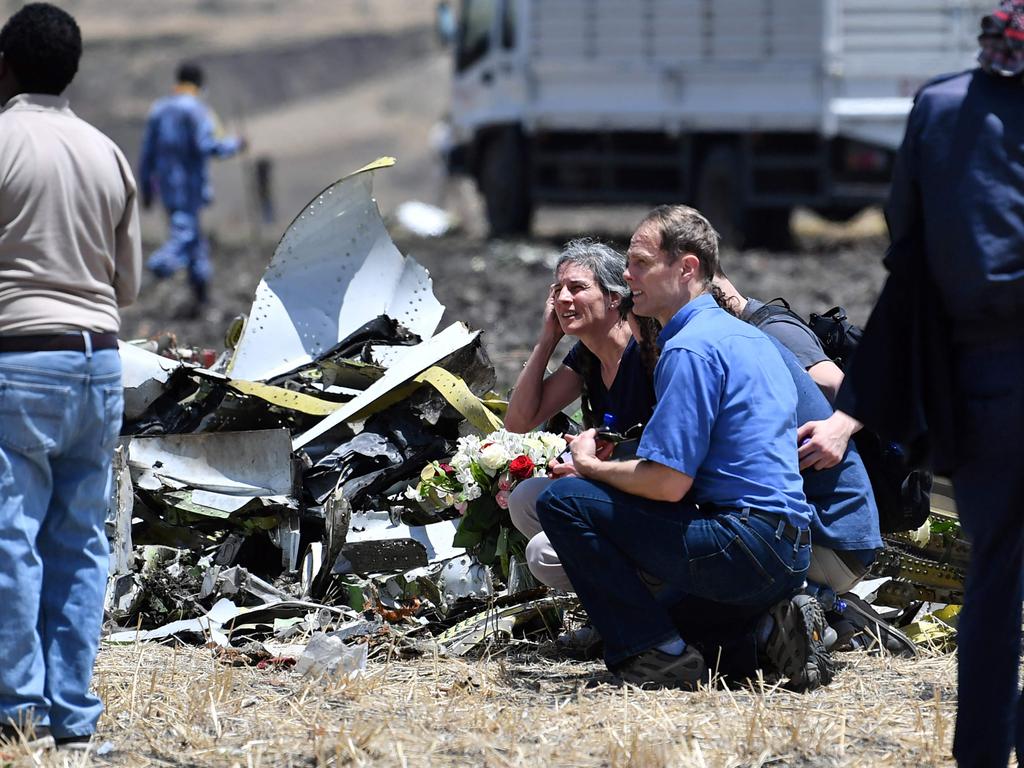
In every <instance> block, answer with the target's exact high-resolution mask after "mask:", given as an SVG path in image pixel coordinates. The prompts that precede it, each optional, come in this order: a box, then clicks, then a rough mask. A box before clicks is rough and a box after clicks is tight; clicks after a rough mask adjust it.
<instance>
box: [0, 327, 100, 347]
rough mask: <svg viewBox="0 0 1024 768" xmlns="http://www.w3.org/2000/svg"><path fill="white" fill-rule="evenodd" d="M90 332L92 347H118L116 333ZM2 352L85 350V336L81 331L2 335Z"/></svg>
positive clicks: (0, 342) (0, 344) (0, 338)
mask: <svg viewBox="0 0 1024 768" xmlns="http://www.w3.org/2000/svg"><path fill="white" fill-rule="evenodd" d="M84 333H87V334H89V341H90V342H91V343H92V349H93V351H94V352H97V351H99V350H101V349H117V334H116V333H93V332H92V331H84ZM0 352H85V337H84V336H83V332H79V333H46V334H33V335H29V336H0Z"/></svg>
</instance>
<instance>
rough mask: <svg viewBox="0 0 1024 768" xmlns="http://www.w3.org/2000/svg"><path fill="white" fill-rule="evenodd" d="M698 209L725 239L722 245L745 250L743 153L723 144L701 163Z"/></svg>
mask: <svg viewBox="0 0 1024 768" xmlns="http://www.w3.org/2000/svg"><path fill="white" fill-rule="evenodd" d="M695 197H696V206H697V209H698V210H699V211H700V212H701V213H703V214H704V216H705V217H707V220H708V221H709V222H711V226H713V227H714V228H715V229H716V230H718V234H719V235H720V236H721V238H722V244H723V245H728V246H731V247H733V248H742V247H743V246H744V244H745V240H746V238H745V234H746V233H745V231H744V224H745V221H744V219H745V216H744V202H745V201H744V199H743V198H744V190H743V179H742V177H741V175H740V156H739V152H737V150H736V149H735V148H733V147H730V146H727V145H724V144H719V145H718V146H715V147H712V148H711V151H710V152H708V153H707V155H706V156H705V157H704V161H703V162H702V163H701V164H700V175H699V176H698V177H697V190H696V195H695Z"/></svg>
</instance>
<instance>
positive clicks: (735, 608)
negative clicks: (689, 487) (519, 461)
mask: <svg viewBox="0 0 1024 768" xmlns="http://www.w3.org/2000/svg"><path fill="white" fill-rule="evenodd" d="M537 512H538V515H539V517H540V521H541V524H542V525H543V527H544V532H545V533H547V535H548V538H550V539H551V543H552V544H553V545H554V547H555V551H557V552H558V555H559V556H560V557H561V559H562V564H563V565H564V566H565V570H566V573H568V575H569V579H570V581H572V584H573V586H574V587H576V594H578V595H579V597H580V600H581V601H582V602H583V607H584V608H586V610H587V615H588V616H589V617H590V619H591V621H593V623H594V626H595V627H596V628H597V630H598V632H600V633H601V637H602V638H603V639H604V644H605V661H606V663H607V664H608V666H609V667H610V668H613V669H614V668H615V667H616V666H618V665H619V664H621V663H622V662H623V661H625V660H626V659H628V658H629V657H631V656H635V655H637V654H639V653H642V652H644V651H646V650H649V649H651V648H653V647H655V646H656V645H659V644H661V643H664V642H667V641H669V640H671V639H672V638H674V637H676V636H678V634H679V629H680V627H679V626H678V622H676V621H673V618H672V612H671V610H670V607H669V606H667V605H665V597H664V596H662V597H661V598H656V597H655V596H654V594H653V593H652V592H651V590H650V588H649V587H648V585H647V583H646V582H645V581H644V580H643V578H642V576H641V574H640V571H643V572H644V573H646V574H650V575H651V576H653V577H655V578H656V579H658V580H659V581H661V582H663V583H664V584H665V585H667V586H668V587H669V588H674V590H675V591H676V593H677V595H678V598H677V599H679V600H683V601H684V602H685V601H686V600H687V599H691V600H692V601H693V603H694V604H700V605H701V606H702V609H701V610H702V613H704V614H705V615H704V616H703V617H702V616H693V617H692V621H694V622H697V623H698V624H699V623H700V622H701V620H702V618H705V619H706V620H707V621H708V622H709V623H713V624H714V635H715V639H716V641H717V642H718V643H719V644H727V643H729V642H730V641H733V640H739V639H740V638H739V637H738V636H739V635H744V634H750V633H751V632H752V630H753V625H754V623H755V619H756V617H757V616H759V615H761V614H763V613H764V612H766V611H767V610H768V609H769V608H770V607H771V606H772V605H774V604H775V603H776V602H778V601H779V600H782V599H784V598H787V597H790V596H792V595H794V594H796V592H797V591H798V590H799V589H800V588H801V586H802V585H803V582H804V576H805V575H806V573H807V566H808V564H809V563H810V558H811V548H810V546H809V545H808V544H806V543H805V544H797V543H794V542H793V541H790V540H788V539H787V538H785V537H784V536H782V535H781V533H780V532H779V531H778V529H777V526H775V525H773V524H772V523H769V522H767V521H765V520H762V519H760V518H757V517H747V518H746V519H744V518H743V516H741V515H740V514H739V513H738V512H734V511H731V510H730V511H727V512H719V513H717V514H714V515H710V516H709V515H702V514H701V513H700V512H699V511H698V510H697V508H696V507H695V506H693V505H692V504H688V503H686V502H677V503H669V502H662V501H650V500H648V499H643V498H640V497H639V496H633V495H630V494H628V493H623V492H622V491H618V490H615V489H614V488H611V487H610V486H607V485H604V484H603V483H598V482H594V481H591V480H584V479H582V478H575V477H570V478H562V479H560V480H557V481H555V482H554V483H552V484H551V485H550V486H549V487H548V489H547V490H546V491H544V492H543V493H542V494H541V495H540V498H538V499H537ZM712 614H713V615H712ZM733 634H735V635H736V637H730V635H733ZM751 637H752V635H751ZM683 639H684V640H687V639H688V638H687V637H686V636H685V634H684V636H683ZM690 639H693V637H692V635H691V638H690ZM708 663H709V665H712V666H713V665H714V660H713V659H709V660H708Z"/></svg>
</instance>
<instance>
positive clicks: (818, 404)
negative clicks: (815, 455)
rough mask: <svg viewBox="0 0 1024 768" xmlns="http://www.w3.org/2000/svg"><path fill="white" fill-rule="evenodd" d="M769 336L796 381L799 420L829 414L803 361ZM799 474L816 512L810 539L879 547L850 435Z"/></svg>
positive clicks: (843, 546) (851, 547) (844, 546)
mask: <svg viewBox="0 0 1024 768" xmlns="http://www.w3.org/2000/svg"><path fill="white" fill-rule="evenodd" d="M768 338H769V340H770V341H771V342H772V343H773V344H774V345H775V347H776V349H778V350H779V354H780V355H781V356H782V361H783V362H784V363H785V364H786V368H788V369H789V375H790V376H791V377H792V379H793V383H794V384H795V385H796V395H797V400H796V421H797V423H798V424H806V423H807V422H808V421H819V420H822V419H827V418H828V417H829V416H831V415H832V406H831V405H829V402H828V400H827V399H825V395H823V394H822V393H821V389H819V388H818V385H817V384H815V383H814V379H812V378H811V377H810V375H809V374H808V373H807V371H805V370H804V368H803V364H802V361H799V360H797V358H796V356H795V355H794V354H793V352H791V351H790V350H789V349H787V348H786V346H785V345H784V344H783V343H782V342H781V341H779V340H778V339H777V338H774V337H772V336H769V337H768ZM802 474H803V478H804V494H805V495H806V496H807V501H808V502H809V503H810V505H811V506H812V507H814V512H815V515H814V518H813V519H812V520H811V541H812V542H814V544H815V545H818V544H821V545H822V546H826V547H829V548H830V549H835V550H841V551H844V552H859V551H860V550H869V551H871V550H875V549H881V548H882V537H881V534H880V533H879V530H878V507H877V506H876V505H875V495H874V493H872V491H871V480H870V479H869V478H868V472H867V470H866V469H865V468H864V462H863V461H861V458H860V454H859V453H857V446H856V445H854V443H853V441H852V440H851V441H850V444H849V446H848V447H847V449H846V454H845V455H844V456H843V458H842V460H841V461H840V462H839V463H838V464H836V465H835V466H834V467H829V468H828V469H813V468H811V469H805V470H804V471H803V472H802ZM862 559H863V560H865V561H866V562H870V561H871V560H872V559H873V558H872V557H871V555H870V553H865V555H864V557H863V558H862Z"/></svg>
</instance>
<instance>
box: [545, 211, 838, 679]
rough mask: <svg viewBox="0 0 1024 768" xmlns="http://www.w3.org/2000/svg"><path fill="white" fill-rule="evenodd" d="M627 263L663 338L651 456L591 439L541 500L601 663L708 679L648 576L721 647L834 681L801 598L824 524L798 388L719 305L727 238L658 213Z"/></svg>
mask: <svg viewBox="0 0 1024 768" xmlns="http://www.w3.org/2000/svg"><path fill="white" fill-rule="evenodd" d="M627 260H628V268H627V270H626V274H625V278H626V281H627V282H628V283H629V285H630V287H631V288H632V290H633V297H634V301H635V311H636V313H637V314H639V315H643V316H649V317H655V318H657V319H658V320H659V321H661V323H662V325H663V326H664V330H663V331H662V333H661V335H660V337H659V345H660V346H661V357H660V360H659V362H658V365H657V368H656V369H655V390H656V392H657V405H656V406H655V410H654V414H653V416H652V417H651V420H650V422H649V423H648V425H647V427H646V429H645V430H644V434H643V438H642V439H641V441H640V447H639V450H638V452H637V455H638V457H639V458H638V459H635V460H632V461H602V460H600V459H599V458H597V456H596V450H595V448H596V446H595V433H594V431H593V430H588V431H587V432H584V433H582V434H581V435H579V436H577V437H576V438H575V439H573V440H572V444H571V448H572V457H573V464H572V469H571V470H570V469H566V470H562V473H563V474H565V473H570V472H571V473H572V474H574V475H575V476H572V477H564V478H563V479H560V480H558V481H557V482H555V483H553V484H552V485H551V487H550V488H549V489H548V490H547V491H545V492H544V493H543V494H542V495H541V496H540V498H539V499H538V502H537V509H538V513H539V516H540V519H541V523H542V524H543V526H544V530H545V532H546V533H547V534H548V536H549V537H550V539H551V542H552V544H553V545H554V547H555V549H556V550H557V552H558V554H559V555H560V556H561V559H562V562H563V564H564V566H565V570H566V572H567V573H568V576H569V579H570V580H571V581H572V584H573V585H574V586H575V588H576V591H577V594H578V595H579V597H580V599H581V600H582V602H583V605H584V607H585V608H586V610H587V613H588V614H589V616H590V618H591V620H592V621H593V623H594V626H595V627H596V629H597V630H598V631H599V632H600V633H601V636H602V637H603V638H604V643H605V661H606V662H607V664H608V666H609V668H610V669H612V670H613V671H614V672H616V673H617V674H618V675H619V676H620V677H622V678H623V679H624V680H626V681H627V682H632V683H636V684H640V685H662V686H678V687H693V686H694V685H696V684H697V683H698V682H700V681H701V680H706V679H707V676H708V670H707V665H706V664H705V660H704V658H703V656H702V654H701V653H700V651H699V650H698V649H697V648H696V647H695V646H693V645H687V643H686V639H685V638H683V637H681V636H680V635H679V632H678V629H677V626H676V624H674V623H673V620H672V617H671V615H670V612H669V610H668V608H667V607H665V606H663V605H662V604H660V603H659V602H658V600H656V599H655V596H654V595H653V594H652V592H651V591H650V590H649V589H648V587H647V584H646V583H645V580H644V575H648V574H649V575H650V576H653V577H654V578H656V579H658V580H659V581H661V582H664V583H665V584H667V585H670V586H671V587H674V588H675V591H677V592H678V593H680V594H681V595H682V596H683V601H684V602H685V603H687V604H689V605H690V608H691V610H692V612H693V613H694V614H695V615H693V616H692V620H693V621H695V622H701V623H703V624H706V625H708V626H713V628H714V632H713V634H714V635H715V636H716V637H717V638H719V639H721V642H722V645H727V644H729V642H730V641H731V640H733V639H734V640H735V641H736V642H738V643H741V644H742V643H744V642H748V640H747V638H749V644H750V647H751V648H756V649H757V651H758V653H759V656H760V660H761V663H762V664H763V665H764V666H766V667H767V668H768V669H769V670H770V671H773V672H778V673H779V674H781V675H783V676H785V677H788V678H789V679H790V680H791V682H792V683H794V684H796V685H797V686H799V687H804V688H807V687H813V686H814V685H817V684H820V683H824V682H828V680H827V679H826V678H827V675H823V674H821V667H822V666H823V665H822V664H819V663H818V662H817V660H818V658H819V656H820V655H822V654H825V653H826V652H825V650H824V647H823V646H822V645H821V643H820V636H821V634H822V633H823V631H824V615H823V613H822V612H821V609H820V607H819V606H818V605H817V604H816V603H814V602H813V599H812V598H809V597H807V596H804V595H800V596H797V597H793V596H794V595H796V593H797V592H798V591H799V590H800V589H801V587H802V585H803V582H804V577H805V575H806V573H807V567H808V563H809V561H810V534H809V532H808V523H809V521H810V519H811V514H812V511H811V508H810V506H809V505H808V503H807V501H806V499H805V498H804V492H803V481H802V479H801V477H800V470H799V466H798V460H797V450H796V429H797V423H796V404H797V395H796V389H795V387H794V384H793V379H792V377H791V376H790V374H789V371H788V370H787V368H786V365H785V363H784V362H783V361H782V359H781V357H780V355H779V352H778V350H777V349H776V348H775V346H774V345H773V344H772V342H771V341H770V340H769V339H768V338H767V337H766V336H765V335H764V334H763V333H761V332H760V331H759V330H757V329H756V328H753V327H752V326H750V325H748V324H747V323H744V322H743V321H742V320H739V319H737V318H735V317H733V316H732V315H730V314H729V313H727V312H726V311H725V310H723V309H721V308H720V307H719V306H718V304H717V303H716V302H715V299H714V298H712V295H711V291H712V290H713V289H712V284H711V280H712V277H713V276H714V275H715V272H716V267H717V264H718V236H717V233H716V232H715V230H714V229H713V228H712V227H711V225H710V224H709V223H708V221H707V219H705V218H704V217H703V216H702V215H701V214H700V213H698V212H697V211H695V210H693V209H692V208H687V207H685V206H673V207H669V206H663V207H661V208H657V209H655V210H654V211H653V212H651V213H650V214H649V215H648V216H647V218H646V219H645V220H644V221H643V222H642V223H641V224H640V226H639V228H638V229H637V230H636V232H635V233H634V235H633V238H632V240H631V242H630V247H629V251H628V253H627ZM674 610H677V608H675V609H674ZM687 623H689V622H687ZM709 661H711V662H712V664H713V663H714V661H715V660H714V659H709ZM829 674H830V670H829Z"/></svg>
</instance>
